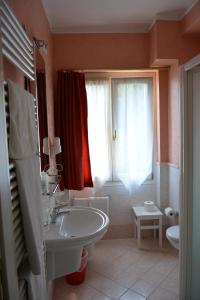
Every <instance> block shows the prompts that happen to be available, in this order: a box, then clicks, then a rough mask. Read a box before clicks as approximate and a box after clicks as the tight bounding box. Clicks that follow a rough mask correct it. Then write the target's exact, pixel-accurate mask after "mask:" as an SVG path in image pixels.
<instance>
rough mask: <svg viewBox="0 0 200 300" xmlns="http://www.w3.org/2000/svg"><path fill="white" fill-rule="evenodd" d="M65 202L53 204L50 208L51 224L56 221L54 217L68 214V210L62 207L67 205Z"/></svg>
mask: <svg viewBox="0 0 200 300" xmlns="http://www.w3.org/2000/svg"><path fill="white" fill-rule="evenodd" d="M67 206H68V205H67V204H63V205H58V206H55V207H54V208H53V210H52V213H51V222H50V223H51V224H55V223H56V219H57V218H58V217H59V216H60V215H64V214H68V215H69V214H70V211H69V210H63V208H64V207H67Z"/></svg>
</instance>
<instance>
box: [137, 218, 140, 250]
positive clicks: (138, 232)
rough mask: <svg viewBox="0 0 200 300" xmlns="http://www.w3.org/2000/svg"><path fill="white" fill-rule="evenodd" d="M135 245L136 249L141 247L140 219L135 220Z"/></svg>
mask: <svg viewBox="0 0 200 300" xmlns="http://www.w3.org/2000/svg"><path fill="white" fill-rule="evenodd" d="M137 244H138V248H140V246H141V230H140V219H139V218H138V219H137Z"/></svg>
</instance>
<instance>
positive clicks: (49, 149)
mask: <svg viewBox="0 0 200 300" xmlns="http://www.w3.org/2000/svg"><path fill="white" fill-rule="evenodd" d="M60 152H61V145H60V138H59V137H55V138H54V140H53V144H51V143H50V140H49V138H48V137H45V138H44V139H43V153H44V154H47V155H49V156H51V157H52V156H55V155H56V154H58V153H60Z"/></svg>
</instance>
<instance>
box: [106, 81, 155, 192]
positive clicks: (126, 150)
mask: <svg viewBox="0 0 200 300" xmlns="http://www.w3.org/2000/svg"><path fill="white" fill-rule="evenodd" d="M112 101H113V130H114V131H116V138H115V140H114V143H113V147H114V148H113V166H114V174H115V176H116V177H117V178H118V179H120V180H121V181H122V182H123V183H124V185H125V186H126V188H127V189H128V190H129V191H130V192H134V191H136V189H138V187H139V186H140V185H141V184H142V183H143V182H144V181H145V180H146V179H147V177H148V176H149V175H150V174H151V172H152V158H153V120H152V119H153V118H152V115H153V113H152V108H153V103H152V81H151V79H144V78H141V79H139V78H138V79H132V78H130V79H112Z"/></svg>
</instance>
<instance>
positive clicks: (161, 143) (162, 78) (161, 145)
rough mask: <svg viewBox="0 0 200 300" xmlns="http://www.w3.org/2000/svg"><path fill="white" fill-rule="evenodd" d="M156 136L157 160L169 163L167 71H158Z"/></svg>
mask: <svg viewBox="0 0 200 300" xmlns="http://www.w3.org/2000/svg"><path fill="white" fill-rule="evenodd" d="M157 109H158V114H157V122H158V124H157V135H158V137H157V138H158V143H157V147H158V156H157V160H158V161H162V162H167V161H169V152H168V147H169V136H168V70H167V69H165V70H160V71H159V98H158V103H157Z"/></svg>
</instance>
